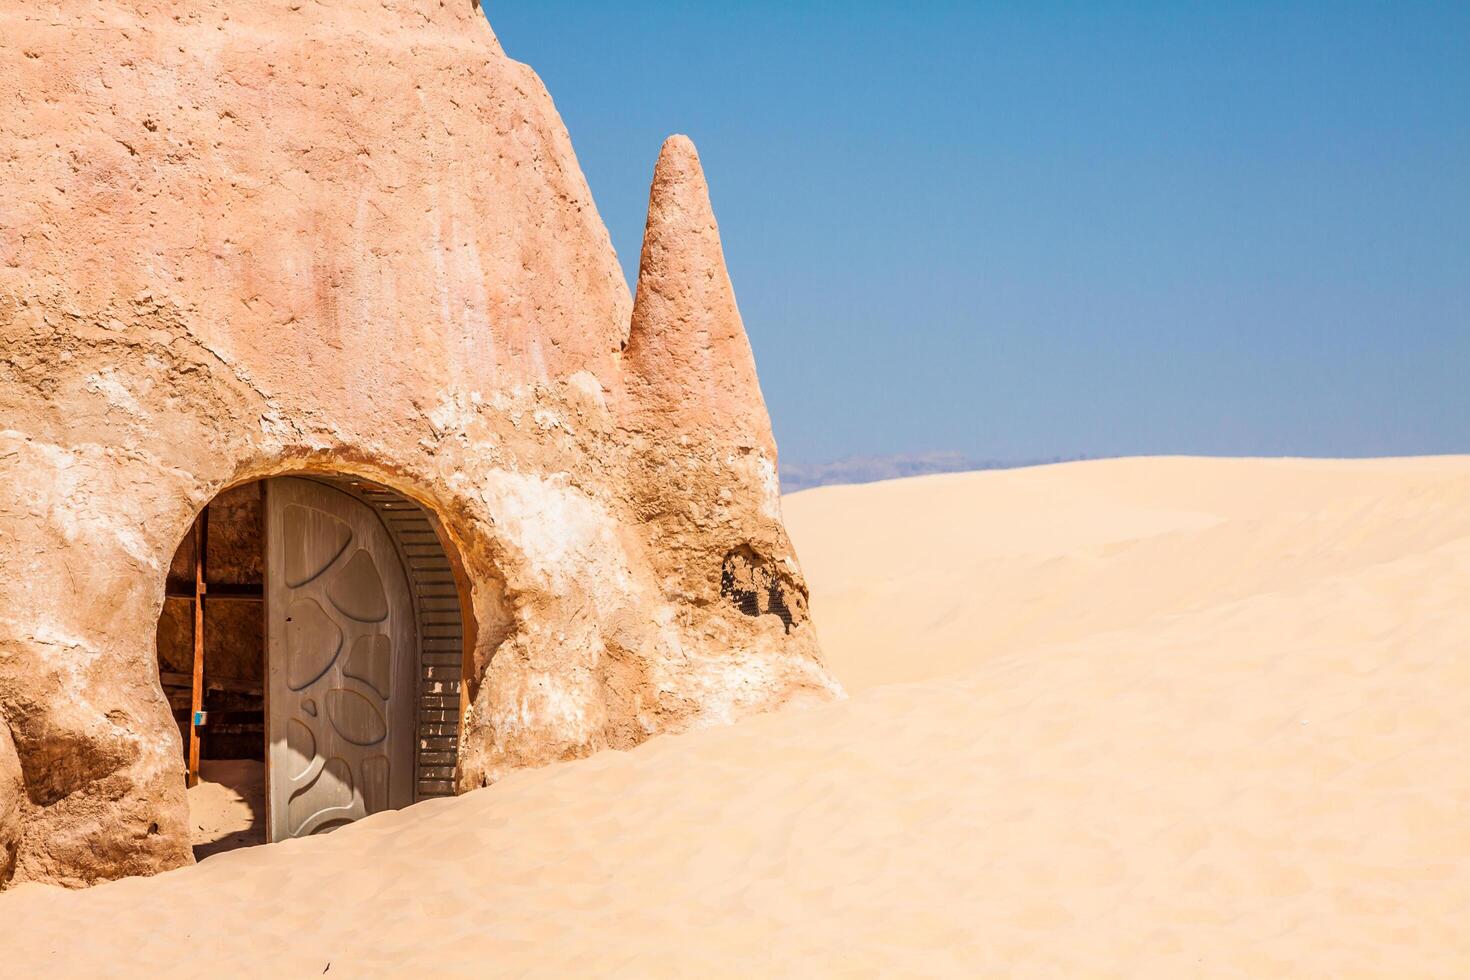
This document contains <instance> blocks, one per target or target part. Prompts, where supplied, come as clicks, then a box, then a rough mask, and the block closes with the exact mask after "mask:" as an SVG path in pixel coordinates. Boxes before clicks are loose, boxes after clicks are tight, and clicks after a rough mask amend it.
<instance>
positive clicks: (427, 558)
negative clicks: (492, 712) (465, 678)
mask: <svg viewBox="0 0 1470 980" xmlns="http://www.w3.org/2000/svg"><path fill="white" fill-rule="evenodd" d="M323 482H328V483H331V484H333V485H334V486H336V487H337V488H338V489H340V490H343V491H345V492H347V493H350V494H352V495H353V496H355V497H357V498H358V499H359V500H362V501H363V502H364V503H366V504H367V505H368V506H370V507H372V508H373V510H374V511H376V512H377V513H378V516H379V518H380V519H381V520H382V522H383V526H384V527H385V528H387V529H388V534H389V536H390V537H392V538H393V543H394V545H395V546H396V547H397V548H398V554H399V558H400V559H401V560H402V562H403V567H404V570H405V571H406V572H407V574H408V579H409V589H410V591H412V592H413V595H414V612H415V616H416V617H417V619H418V627H419V628H418V636H419V648H420V649H419V651H418V654H417V657H418V661H419V670H418V676H419V682H420V683H419V693H418V713H417V714H418V729H419V730H418V739H417V740H416V744H417V749H416V756H415V759H414V766H415V769H416V772H415V783H416V785H417V788H418V798H419V799H421V800H422V799H427V798H429V797H434V796H453V795H454V774H455V772H457V771H458V766H459V737H458V735H459V689H460V677H461V676H462V674H461V671H462V670H463V666H464V663H463V662H464V640H463V635H464V622H463V619H462V616H461V613H460V607H459V589H458V586H457V584H456V583H455V580H454V571H453V568H452V567H451V565H450V563H449V556H448V555H446V554H445V553H444V547H443V545H442V544H441V543H440V541H439V536H438V535H437V534H435V533H434V527H433V525H432V524H431V523H430V522H429V519H428V517H427V515H425V514H424V511H423V508H421V507H420V506H419V505H418V504H416V503H414V502H413V501H412V500H409V499H408V498H406V497H403V496H401V495H399V494H397V493H394V492H393V491H391V490H388V489H387V488H385V487H380V486H376V485H374V484H369V483H367V482H366V481H363V480H351V479H331V480H325V481H323ZM446 722H450V724H446ZM446 734H449V735H451V737H447V738H446V737H445V736H446Z"/></svg>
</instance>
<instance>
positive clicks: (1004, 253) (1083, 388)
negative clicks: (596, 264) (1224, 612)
mask: <svg viewBox="0 0 1470 980" xmlns="http://www.w3.org/2000/svg"><path fill="white" fill-rule="evenodd" d="M487 12H488V15H489V17H490V20H491V23H492V24H493V25H494V27H495V30H496V32H497V34H498V35H499V37H500V40H501V42H502V44H503V45H504V46H505V48H506V50H507V52H508V53H509V54H510V55H511V56H512V57H514V58H516V59H517V60H520V61H525V62H528V63H529V64H531V65H532V66H533V67H535V69H536V70H537V72H538V73H539V74H540V75H541V77H542V79H543V80H544V81H545V82H546V84H547V86H548V88H550V90H551V93H552V96H553V97H554V98H555V99H556V102H557V106H558V108H559V109H560V110H561V114H562V117H563V118H564V119H565V120H566V123H567V125H568V127H569V128H570V130H571V134H572V140H573V143H574V145H575V146H576V149H577V153H578V156H579V157H580V159H581V163H582V167H583V169H584V170H585V171H586V173H587V177H588V180H589V181H590V183H591V185H592V191H593V194H594V196H595V198H596V200H597V205H598V208H599V209H600V211H601V213H602V216H603V219H604V220H605V221H606V222H607V225H608V227H609V229H610V231H611V233H612V237H613V241H614V243H615V244H616V246H617V249H618V252H619V255H620V256H621V257H622V261H623V264H624V267H625V269H626V271H627V273H628V275H629V277H630V278H631V277H633V276H635V275H636V272H637V262H638V251H639V241H640V239H641V236H642V230H643V220H644V215H645V211H646V207H647V197H648V182H649V179H650V176H651V174H652V168H653V162H654V159H655V157H656V156H657V152H658V148H659V145H660V143H661V142H662V140H663V138H664V137H665V136H667V135H668V134H670V133H674V132H684V133H688V134H689V135H690V136H691V137H693V139H694V141H695V143H696V144H697V145H698V146H699V149H700V153H701V156H702V157H703V159H704V164H705V170H706V173H707V175H708V177H709V180H710V184H711V189H712V194H713V197H714V204H715V211H716V214H717V216H718V217H719V221H720V225H721V229H722V232H723V234H724V242H725V251H726V255H727V258H728V261H729V265H730V272H731V276H732V278H733V279H734V282H735V289H736V293H737V295H738V296H739V300H740V306H741V310H742V312H743V314H744V317H745V324H746V328H747V329H748V330H749V332H750V336H751V341H752V343H753V345H754V347H755V352H756V360H757V363H758V366H759V369H760V374H761V381H762V386H763V388H764V391H765V394H766V400H767V403H768V404H769V406H770V409H771V414H772V417H773V419H774V421H775V425H776V435H777V439H778V441H779V442H780V445H781V451H782V455H783V459H788V460H800V461H817V460H823V459H829V458H834V457H839V456H844V455H850V454H889V453H909V452H921V451H933V450H952V451H958V452H963V453H967V454H971V455H975V456H980V457H985V458H995V459H1035V458H1046V457H1056V456H1074V455H1083V454H1085V455H1116V454H1134V453H1202V454H1228V455H1352V456H1357V455H1386V454H1395V455H1397V454H1417V453H1442V452H1470V3H1466V2H1446V3H1414V2H1391V3H1390V2H1384V3H1374V4H1364V3H1353V2H1323V3H1264V2H1263V3H1228V2H1221V3H1213V4H1205V3H1184V2H1178V3H1126V4H1124V3H1108V2H1095V3H1067V4H1061V3H1046V2H1020V0H1017V2H1013V3H979V2H968V3H962V2H945V0H923V2H896V0H895V2H887V3H876V2H865V0H842V2H818V0H808V2H803V0H786V2H774V0H773V2H738V0H728V2H714V0H709V2H702V3H701V2H677V0H617V2H612V0H586V2H576V0H564V2H558V0H489V2H488V11H487Z"/></svg>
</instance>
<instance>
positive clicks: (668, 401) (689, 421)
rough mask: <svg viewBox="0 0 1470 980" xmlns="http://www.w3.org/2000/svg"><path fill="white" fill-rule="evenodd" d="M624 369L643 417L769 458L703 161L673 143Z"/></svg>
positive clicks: (657, 197)
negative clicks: (716, 436) (706, 433)
mask: <svg viewBox="0 0 1470 980" xmlns="http://www.w3.org/2000/svg"><path fill="white" fill-rule="evenodd" d="M624 357H625V361H624V363H625V364H626V365H627V367H628V368H629V370H630V373H631V375H632V377H631V378H630V381H632V388H633V393H634V395H635V397H636V398H637V399H638V400H639V402H640V403H641V407H642V409H643V410H644V411H646V412H651V413H653V414H655V415H657V416H659V417H660V419H661V422H662V423H663V424H664V425H666V426H669V427H671V428H672V429H674V430H676V431H683V432H689V431H691V430H698V429H708V430H711V431H713V432H716V433H718V434H719V435H720V436H721V438H722V441H726V442H733V443H736V444H743V445H750V446H755V447H759V448H762V449H765V450H767V451H769V452H770V453H771V454H772V458H774V448H775V447H774V445H773V440H772V438H771V420H770V417H769V416H768V415H767V414H766V403H765V399H764V398H762V397H761V390H760V384H759V382H758V381H757V380H756V374H755V357H754V356H753V355H752V354H751V351H750V341H749V340H748V339H747V338H746V336H745V325H744V323H742V322H741V319H740V310H739V309H738V308H737V307H736V305H735V290H734V288H733V287H732V286H731V285H730V276H729V273H728V272H726V270H725V252H724V249H723V248H721V246H720V229H719V226H718V225H716V224H715V215H714V210H713V209H712V208H711V207H710V201H709V188H708V186H707V185H706V184H705V180H704V170H703V169H702V168H701V167H700V165H699V154H698V153H697V152H696V151H695V149H694V144H693V143H692V142H690V140H689V138H688V137H687V136H671V137H669V139H668V141H667V142H665V143H664V147H663V151H662V152H661V153H660V154H659V158H658V165H657V166H656V167H655V168H654V171H653V189H652V191H651V192H650V193H649V198H648V226H647V229H646V230H645V231H644V234H643V258H642V261H641V263H640V264H639V268H638V293H637V296H636V297H635V298H634V303H633V324H632V328H631V329H630V331H629V334H628V346H627V349H626V351H625V353H624Z"/></svg>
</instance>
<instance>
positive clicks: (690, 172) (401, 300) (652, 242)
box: [0, 0, 840, 885]
mask: <svg viewBox="0 0 1470 980" xmlns="http://www.w3.org/2000/svg"><path fill="white" fill-rule="evenodd" d="M0 102H3V104H4V105H5V106H6V110H5V112H4V113H3V114H0V149H3V153H0V715H3V724H0V736H3V737H0V872H6V871H7V864H6V862H7V860H8V859H7V858H6V855H7V854H11V853H12V852H13V855H14V856H13V864H14V869H13V873H11V874H9V879H10V880H11V881H30V880H39V881H49V882H57V883H61V884H65V885H83V884H87V883H90V882H93V881H97V880H100V879H105V878H112V877H118V876H121V875H128V874H147V873H153V872H157V871H161V870H165V869H168V868H171V867H175V866H178V865H181V864H185V863H187V862H188V861H189V860H191V858H190V856H189V836H188V833H187V805H186V802H185V796H184V786H183V780H182V772H181V762H180V759H181V749H180V742H179V732H178V729H177V728H176V727H175V725H174V723H173V721H172V719H171V717H170V714H169V709H168V706H167V704H166V702H165V700H164V697H163V693H162V691H161V689H160V687H159V681H158V666H157V661H156V655H155V650H154V636H155V628H156V625H157V623H158V619H159V615H160V611H161V609H162V605H163V598H164V581H165V578H166V576H167V573H168V566H169V563H170V560H171V558H172V556H173V554H174V552H175V549H176V548H177V546H178V545H179V543H180V541H181V540H182V539H183V538H184V536H185V534H186V533H187V531H188V529H189V527H190V524H191V522H192V520H193V518H194V515H195V514H196V513H198V512H199V510H200V509H201V508H202V507H204V505H205V504H206V503H208V502H209V501H210V500H211V499H212V498H213V497H214V496H215V495H217V494H218V493H220V492H221V491H222V490H224V489H226V488H228V487H231V486H233V485H236V484H240V483H242V482H245V481H249V480H254V479H259V478H263V477H268V476H272V475H277V474H283V473H299V472H331V473H346V474H355V475H358V476H362V477H365V478H368V479H372V480H376V481H378V482H380V483H383V484H386V485H388V486H390V487H393V488H395V489H397V490H398V491H400V492H402V493H404V494H406V495H408V496H410V497H412V498H414V499H415V500H418V501H419V502H421V503H423V504H424V505H425V506H426V507H427V508H428V509H429V510H430V511H431V512H432V513H433V515H434V516H435V517H436V518H437V520H438V521H439V523H440V524H441V525H442V528H443V531H444V533H445V535H446V537H447V538H448V540H449V544H450V545H451V546H452V550H453V551H454V552H455V553H456V557H457V560H458V561H459V563H460V564H461V566H462V572H463V576H464V580H465V582H466V583H467V585H468V588H469V592H470V596H471V602H472V607H473V613H474V619H475V621H476V625H477V633H476V646H475V649H474V651H473V657H472V658H471V661H472V667H471V670H470V672H469V676H468V680H469V687H470V690H471V691H472V700H471V702H470V706H469V709H468V712H467V715H466V718H465V720H464V724H463V737H462V746H461V755H460V759H461V768H460V773H459V777H458V780H459V784H460V787H461V789H468V788H473V787H476V786H481V785H485V784H487V783H489V782H492V781H494V780H495V779H498V778H499V777H501V776H502V775H504V774H505V773H506V772H508V771H510V770H512V769H514V768H517V767H521V766H533V765H538V764H542V763H545V762H548V761H551V760H556V759H562V758H569V757H578V756H583V755H587V754H589V753H592V752H595V751H597V750H600V749H603V748H608V747H613V748H626V747H630V746H632V745H635V744H637V743H638V742H640V741H642V740H644V739H646V738H648V737H649V736H651V735H654V734H657V733H660V732H670V731H679V730H682V729H687V728H689V727H692V726H698V725H704V724H711V723H717V722H725V721H729V720H732V719H734V718H737V717H739V716H741V715H743V714H747V713H750V712H756V711H763V710H768V709H771V708H774V707H777V706H780V705H783V704H786V703H789V702H793V701H801V700H806V699H812V700H819V699H827V698H831V697H834V696H838V694H839V693H840V692H839V690H838V688H837V686H836V685H835V683H834V682H833V681H832V680H831V678H830V677H829V675H828V674H827V672H826V671H825V669H824V668H823V666H822V664H821V660H820V656H819V653H818V649H817V643H816V637H815V635H814V633H813V630H812V626H811V623H810V621H809V620H808V619H807V617H806V615H805V585H804V583H803V581H802V578H801V572H800V568H799V566H798V565H797V562H796V556H795V555H794V554H793V553H792V550H791V545H790V542H789V541H788V540H787V537H786V534H785V531H784V530H783V528H782V524H781V515H780V500H779V495H778V488H777V484H776V454H775V446H774V443H773V441H772V438H771V432H770V424H769V420H768V419H767V416H766V411H765V407H764V403H763V401H762V399H761V394H760V389H759V387H758V385H757V383H756V378H755V369H754V363H753V360H752V358H751V355H750V348H749V344H748V343H747V341H746V338H745V332H744V328H743V325H742V324H741V322H740V317H739V313H738V310H737V308H736V306H735V299H734V293H733V290H731V288H730V283H729V278H728V276H727V275H726V272H725V267H724V259H723V255H722V253H721V251H720V243H719V236H718V231H717V228H716V226H715V222H714V217H713V212H712V211H711V209H710V205H709V197H708V191H707V188H706V186H705V181H704V176H703V173H702V171H701V169H700V165H699V160H698V157H697V155H696V154H695V152H694V148H693V146H692V144H690V143H689V142H688V141H687V140H683V139H681V138H675V139H674V140H671V141H670V143H669V144H668V145H667V146H666V147H665V150H664V153H663V155H662V157H661V159H660V161H659V164H658V167H657V170H656V175H655V181H654V187H653V193H652V198H651V206H650V217H649V229H648V241H647V244H646V245H645V248H644V254H643V266H642V269H641V273H640V279H639V282H640V284H639V297H638V303H637V307H636V312H635V307H634V304H633V302H632V300H631V298H630V296H629V295H628V290H627V287H626V285H625V284H624V279H623V276H622V273H621V270H620V268H619V266H618V261H617V257H616V255H615V254H614V252H613V249H612V246H611V244H610V241H609V239H608V235H607V232H606V229H605V228H604V227H603V224H602V222H601V219H600V218H599V217H598V214H597V211H596V208H595V207H594V206H593V203H592V199H591V194H590V193H589V191H588V188H587V184H586V181H585V179H584V178H583V176H582V174H581V171H580V169H579V167H578V165H577V162H576V158H575V156H574V155H573V152H572V147H571V142H570V140H569V138H568V135H567V133H566V131H565V129H564V127H563V126H562V124H561V121H560V118H559V117H558V115H557V113H556V110H555V108H554V106H553V105H552V103H551V99H550V97H549V96H548V95H547V93H546V91H545V89H544V88H543V87H542V85H541V83H540V81H539V80H538V79H537V78H536V76H535V74H534V73H533V72H532V71H531V70H530V69H529V68H526V67H525V66H523V65H519V64H517V63H515V62H513V61H510V60H509V59H507V58H506V57H505V56H504V54H503V53H502V51H501V49H500V47H499V45H498V43H497V42H496V40H495V38H494V36H493V34H492V33H491V31H490V28H489V26H488V24H487V23H486V22H485V19H484V17H483V15H482V14H481V13H480V11H479V10H477V9H476V8H475V6H474V5H473V4H472V3H471V2H470V0H458V2H450V0H443V2H440V0H316V2H307V3H300V2H295V0H260V2H256V3H250V4H238V3H231V2H228V0H169V2H163V0H39V2H38V0H0ZM732 555H736V556H739V558H740V561H741V562H742V563H743V564H742V565H741V567H742V568H747V569H751V570H755V571H748V572H743V573H741V574H743V575H744V578H742V580H741V581H743V582H744V581H747V580H748V581H749V582H756V581H759V582H760V583H763V584H762V588H766V589H767V592H768V593H769V591H770V588H771V587H772V586H771V584H770V583H778V584H779V587H780V589H781V590H783V591H781V592H780V593H779V594H780V595H782V596H785V597H786V598H784V599H782V600H781V609H782V610H785V611H787V615H786V616H783V615H781V610H778V609H776V608H774V607H773V606H772V605H771V601H770V598H769V595H767V597H766V599H764V600H761V601H764V602H765V603H766V605H765V606H761V605H760V601H758V602H757V603H756V605H755V606H754V607H752V606H751V604H750V603H749V602H748V601H745V600H742V599H740V598H739V597H736V596H732V595H731V594H730V593H729V590H728V588H726V582H725V579H726V578H727V577H728V574H729V572H728V566H729V564H730V558H729V556H732ZM747 584H748V582H747ZM752 610H754V614H752ZM12 741H13V747H14V762H13V763H12V762H11V761H10V760H11V756H10V755H9V754H8V752H9V744H10V742H12ZM15 787H20V788H19V789H16V788H15ZM8 842H12V843H8ZM7 848H10V850H7ZM5 877H6V874H3V873H0V880H4V879H5Z"/></svg>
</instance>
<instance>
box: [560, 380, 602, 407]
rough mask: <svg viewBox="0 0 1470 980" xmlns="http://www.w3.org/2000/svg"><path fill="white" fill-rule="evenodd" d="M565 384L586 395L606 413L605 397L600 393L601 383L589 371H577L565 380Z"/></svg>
mask: <svg viewBox="0 0 1470 980" xmlns="http://www.w3.org/2000/svg"><path fill="white" fill-rule="evenodd" d="M567 384H569V385H571V386H572V387H573V388H575V389H577V390H578V391H580V392H581V393H582V394H583V395H586V396H587V398H588V400H590V401H591V402H592V403H593V404H595V405H596V406H597V407H598V408H599V409H601V410H602V411H604V412H606V411H607V396H606V395H605V394H604V393H603V391H602V382H601V381H598V380H597V375H595V374H593V373H592V372H591V371H586V370H583V371H578V372H576V373H575V374H573V375H572V376H571V377H569V378H567Z"/></svg>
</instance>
